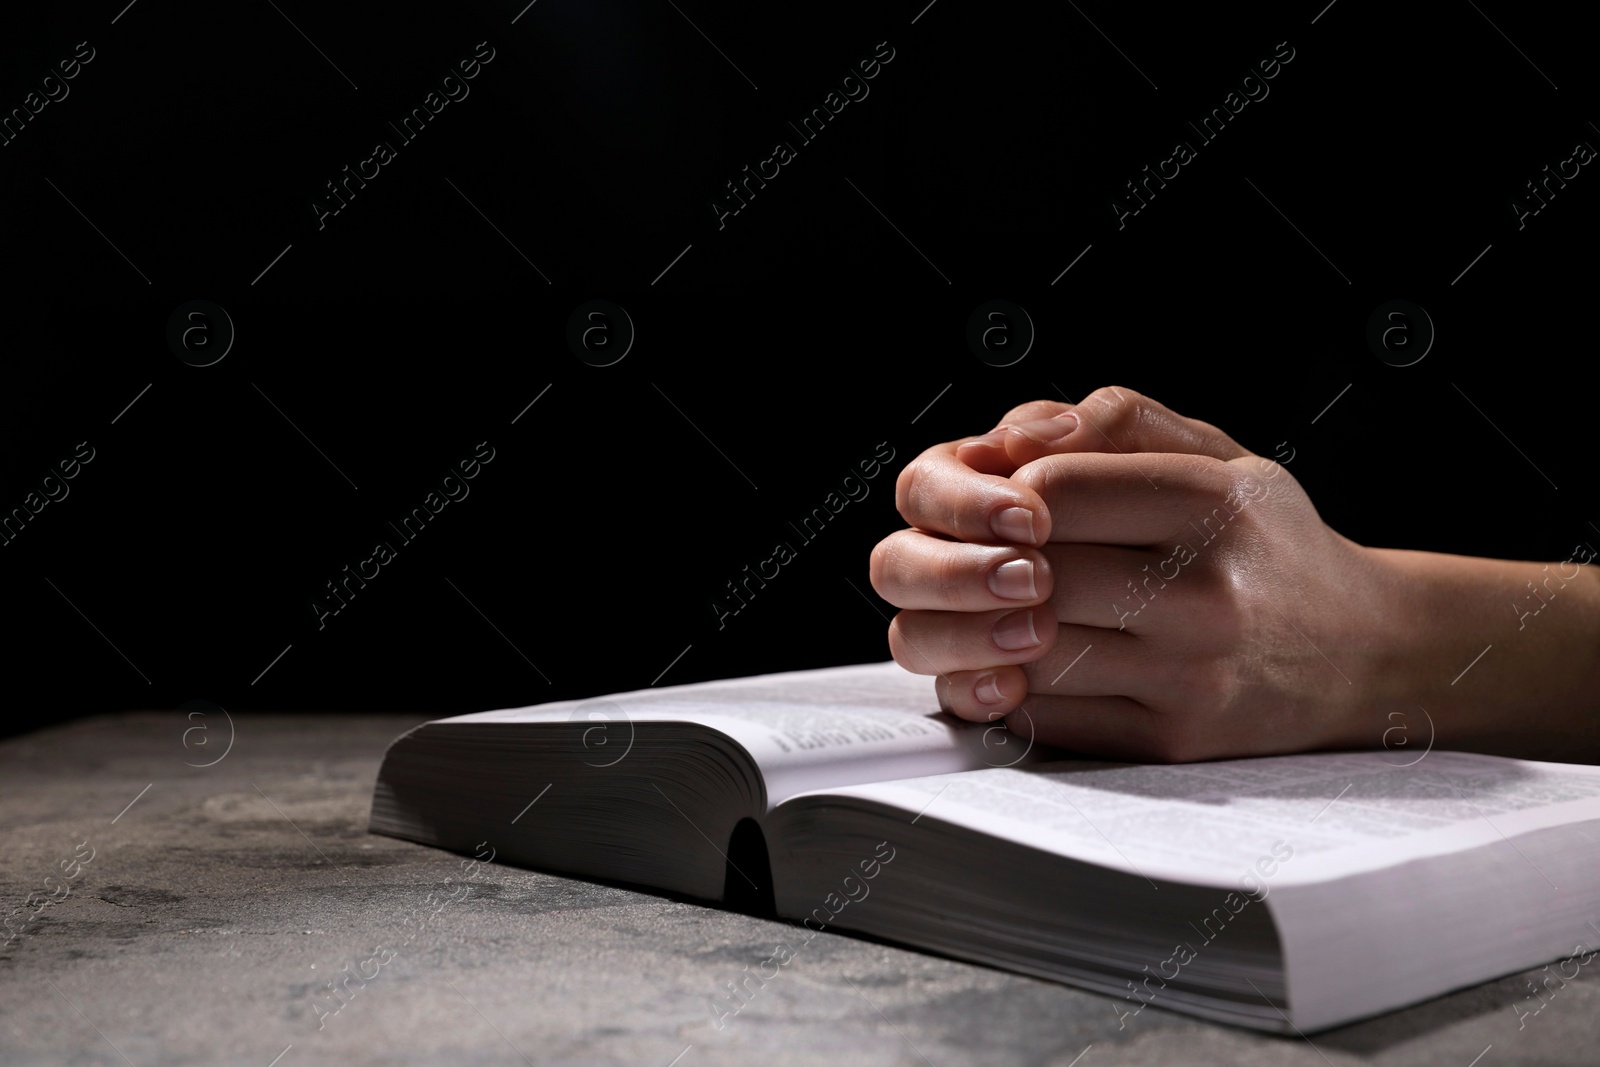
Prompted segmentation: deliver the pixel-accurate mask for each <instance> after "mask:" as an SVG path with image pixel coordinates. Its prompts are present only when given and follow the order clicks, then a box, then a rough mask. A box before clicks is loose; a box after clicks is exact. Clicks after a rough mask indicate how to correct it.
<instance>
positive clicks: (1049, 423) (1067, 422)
mask: <svg viewBox="0 0 1600 1067" xmlns="http://www.w3.org/2000/svg"><path fill="white" fill-rule="evenodd" d="M1077 428H1078V416H1076V415H1074V414H1073V413H1072V412H1070V411H1064V412H1062V413H1061V414H1060V415H1057V416H1056V417H1055V418H1053V419H1039V420H1038V421H1036V422H1025V423H1023V424H1022V425H1021V426H1015V427H1013V429H1015V430H1016V431H1017V432H1018V433H1020V434H1022V435H1023V436H1024V437H1026V438H1028V439H1029V440H1032V441H1037V442H1039V443H1040V444H1044V445H1048V444H1051V443H1052V442H1055V441H1059V440H1061V439H1062V438H1063V437H1065V436H1067V434H1069V433H1071V432H1072V431H1073V430H1076V429H1077Z"/></svg>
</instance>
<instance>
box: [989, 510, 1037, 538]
mask: <svg viewBox="0 0 1600 1067" xmlns="http://www.w3.org/2000/svg"><path fill="white" fill-rule="evenodd" d="M989 526H990V527H991V528H992V529H993V530H994V534H995V536H996V537H998V538H1000V540H1002V541H1015V542H1017V543H1018V544H1022V545H1031V544H1033V540H1034V538H1033V512H1031V511H1029V510H1028V509H1027V508H1005V509H1004V510H1002V511H1000V512H997V513H996V514H995V516H994V518H992V519H990V520H989Z"/></svg>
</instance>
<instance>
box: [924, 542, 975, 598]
mask: <svg viewBox="0 0 1600 1067" xmlns="http://www.w3.org/2000/svg"><path fill="white" fill-rule="evenodd" d="M929 570H930V571H931V574H930V577H931V578H932V579H933V582H934V589H935V591H936V593H937V595H938V597H939V602H940V603H941V604H943V605H945V606H946V607H947V608H953V609H959V608H960V607H961V606H962V605H963V603H964V602H965V600H966V597H965V595H964V594H965V592H966V589H967V586H968V584H969V579H970V577H971V573H970V568H969V567H968V566H967V564H966V561H965V560H963V559H962V558H961V556H960V555H959V554H958V553H955V552H943V553H940V554H939V557H938V558H937V559H936V560H935V561H934V563H933V565H932V566H931V567H930V568H929Z"/></svg>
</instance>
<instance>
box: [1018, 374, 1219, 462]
mask: <svg viewBox="0 0 1600 1067" xmlns="http://www.w3.org/2000/svg"><path fill="white" fill-rule="evenodd" d="M1005 448H1006V455H1007V457H1008V459H1010V461H1011V462H1013V463H1015V464H1016V465H1017V466H1019V467H1020V466H1022V465H1023V464H1025V463H1031V462H1033V461H1034V460H1036V459H1041V458H1043V457H1044V456H1057V455H1062V454H1065V453H1069V452H1124V453H1132V452H1176V453H1183V454H1186V455H1196V456H1211V457H1213V458H1215V459H1220V460H1231V459H1239V458H1240V457H1242V456H1248V455H1250V454H1251V452H1250V450H1249V449H1247V448H1245V447H1244V446H1242V445H1240V444H1239V443H1238V442H1237V441H1235V440H1234V439H1233V438H1231V437H1229V436H1228V435H1227V434H1225V433H1223V432H1222V431H1221V430H1219V429H1217V428H1216V427H1215V426H1213V425H1211V424H1210V423H1208V422H1201V421H1200V420H1198V419H1190V418H1185V417H1184V416H1182V415H1179V414H1178V413H1177V412H1175V411H1173V410H1172V409H1171V408H1168V407H1166V406H1165V405H1163V404H1159V403H1157V402H1156V401H1154V400H1152V399H1150V398H1149V397H1147V396H1145V395H1143V394H1142V393H1137V392H1135V391H1133V390H1132V389H1123V388H1120V387H1118V386H1107V387H1106V388H1104V389H1096V390H1095V391H1094V392H1092V393H1090V394H1089V395H1088V396H1086V397H1084V398H1083V400H1082V401H1080V402H1079V403H1077V404H1074V405H1071V410H1069V411H1064V412H1061V413H1060V414H1058V415H1056V416H1054V417H1053V418H1048V419H1038V420H1034V421H1031V422H1022V423H1013V424H1012V425H1011V426H1010V428H1009V429H1007V430H1006V431H1005Z"/></svg>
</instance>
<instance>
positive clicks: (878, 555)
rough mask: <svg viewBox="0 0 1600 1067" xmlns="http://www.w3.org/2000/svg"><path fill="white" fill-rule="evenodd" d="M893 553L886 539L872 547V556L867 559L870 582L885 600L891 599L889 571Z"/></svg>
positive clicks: (874, 590)
mask: <svg viewBox="0 0 1600 1067" xmlns="http://www.w3.org/2000/svg"><path fill="white" fill-rule="evenodd" d="M893 551H894V550H893V549H892V548H890V547H889V539H888V538H887V537H886V538H884V539H883V540H882V541H879V542H878V543H877V544H876V545H873V546H872V555H871V556H869V557H868V558H867V574H868V580H869V581H871V583H872V589H873V592H875V593H877V594H878V595H879V596H881V597H883V598H884V599H885V600H888V599H889V592H890V589H889V585H888V569H889V561H890V556H891V554H892V553H893Z"/></svg>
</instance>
